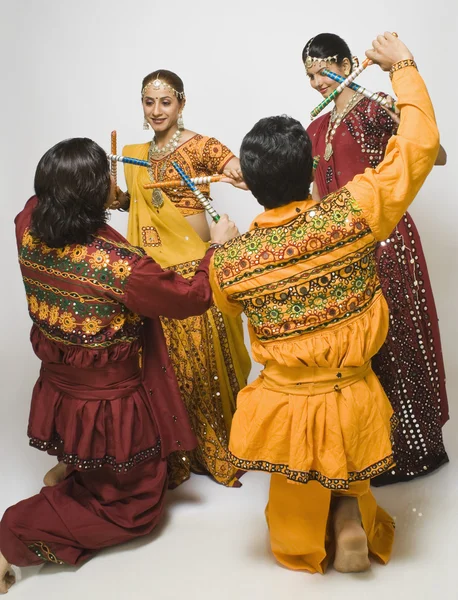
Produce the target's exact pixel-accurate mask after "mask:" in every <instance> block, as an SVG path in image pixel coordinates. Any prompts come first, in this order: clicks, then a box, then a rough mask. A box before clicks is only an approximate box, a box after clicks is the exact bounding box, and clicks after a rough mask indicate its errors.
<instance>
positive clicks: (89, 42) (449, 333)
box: [0, 0, 458, 513]
mask: <svg viewBox="0 0 458 600" xmlns="http://www.w3.org/2000/svg"><path fill="white" fill-rule="evenodd" d="M455 5H456V3H455V2H452V1H451V0H436V2H434V3H430V2H426V1H425V0H416V1H415V0H412V1H398V2H396V4H395V5H393V4H390V5H388V4H386V3H381V2H375V3H374V2H372V3H356V2H351V3H350V2H344V1H343V0H342V1H341V2H336V1H335V0H327V1H326V2H321V3H319V2H318V3H312V2H306V1H305V0H297V1H293V0H283V2H278V0H277V1H275V2H274V1H272V0H264V1H262V0H259V1H252V2H250V1H249V0H244V1H241V0H232V1H230V2H217V1H209V0H195V1H191V0H186V1H185V0H181V1H180V0H175V2H171V1H169V2H164V1H162V2H157V1H153V0H149V1H145V0H134V1H132V2H125V1H123V2H121V1H120V0H111V1H109V0H91V1H89V0H78V1H77V2H70V1H69V0H29V1H26V0H16V1H15V2H11V1H8V0H1V17H0V18H1V22H0V57H1V58H0V61H1V71H0V73H1V81H2V85H1V89H2V91H1V97H0V103H1V107H2V111H1V117H0V118H1V120H2V128H1V129H2V134H1V156H0V175H1V190H2V200H1V203H2V214H3V218H2V219H1V223H0V227H1V234H2V237H1V241H2V256H3V258H2V261H1V262H2V265H3V267H2V276H1V280H2V292H1V318H2V323H1V327H2V341H3V343H2V344H1V347H0V353H1V359H0V368H1V392H2V393H1V402H0V456H1V457H2V469H3V476H5V468H6V467H7V468H6V472H8V473H9V474H10V476H14V474H15V473H16V474H17V475H16V482H15V486H14V488H12V487H11V486H4V485H3V483H2V485H1V494H0V513H2V512H3V509H4V508H6V506H8V505H9V504H10V503H12V502H14V501H17V500H18V499H19V498H20V497H21V496H26V495H29V494H30V493H32V492H33V491H34V490H35V489H36V487H37V481H38V480H39V476H41V473H42V472H44V470H45V468H46V467H47V466H48V465H49V464H52V463H53V461H51V459H49V458H48V457H46V456H45V455H43V454H41V453H39V452H36V451H34V450H31V449H29V448H28V444H27V438H26V422H27V415H28V408H29V400H30V394H31V389H32V385H33V383H34V380H35V378H36V375H37V371H38V362H37V360H36V359H35V357H34V355H33V354H32V351H31V348H30V344H29V340H28V332H29V328H30V322H29V318H28V315H27V311H26V302H25V295H24V290H23V286H22V282H21V279H20V276H19V269H18V265H17V259H16V249H15V242H14V227H13V219H14V216H15V215H16V214H17V213H18V212H19V211H20V210H21V209H22V207H23V205H24V203H25V201H26V200H27V198H28V197H29V196H30V195H31V194H32V192H33V176H34V171H35V167H36V164H37V162H38V160H39V159H40V157H41V156H42V155H43V153H44V152H45V151H46V150H47V149H48V148H49V147H51V146H52V145H54V144H55V143H57V142H58V141H60V140H62V139H64V138H67V137H73V136H87V137H90V138H92V139H94V140H95V141H97V142H98V143H99V144H100V145H102V146H103V147H104V148H105V149H106V150H107V151H109V147H110V132H111V130H113V129H116V130H117V132H118V144H119V150H120V149H121V147H122V145H124V144H127V143H135V142H142V141H146V140H147V139H150V134H149V133H148V132H143V131H142V120H143V117H142V111H141V108H140V88H141V80H142V78H143V76H144V75H145V74H147V73H149V72H150V71H153V70H154V69H157V68H167V69H170V70H172V71H176V72H177V73H178V74H179V75H180V76H181V77H182V78H183V80H184V82H185V89H186V93H187V105H186V109H185V112H184V119H185V124H186V126H187V127H188V128H190V129H193V130H195V131H198V132H200V133H203V134H209V135H213V136H215V137H217V138H219V139H220V140H221V141H223V142H224V143H225V144H227V145H228V146H229V147H230V148H231V149H232V150H233V151H234V152H236V153H238V150H239V147H240V142H241V140H242V137H243V135H244V134H245V133H246V132H247V131H248V130H249V129H250V128H251V126H252V125H253V124H254V123H255V122H256V121H257V120H258V119H259V118H261V117H264V116H268V115H272V114H281V113H287V114H290V115H292V116H294V117H296V118H298V119H300V120H301V121H302V122H303V124H304V125H305V126H307V125H308V123H309V113H310V110H311V109H312V108H313V107H314V106H315V105H316V104H317V103H318V102H319V101H320V96H319V95H318V94H317V93H316V92H314V91H313V90H312V89H311V88H310V87H309V84H308V81H307V79H306V77H305V73H304V68H303V65H302V62H301V52H302V48H303V46H304V45H305V43H306V42H307V40H308V39H309V38H310V37H311V36H313V35H315V34H317V33H320V32H324V31H331V32H335V33H338V34H340V35H341V36H342V37H344V38H345V39H346V41H347V42H348V43H349V45H350V47H351V49H352V51H353V53H354V54H357V55H358V56H359V57H360V58H361V57H362V56H363V53H364V50H365V49H366V48H367V47H369V45H370V43H371V41H372V39H373V37H374V36H375V35H376V34H378V33H381V32H383V31H384V30H389V31H397V32H398V34H399V36H400V37H401V38H402V39H403V40H404V41H405V42H406V43H407V45H408V46H409V47H410V49H411V50H412V52H413V54H414V56H415V59H416V61H417V63H418V66H419V69H420V71H421V73H422V75H423V76H424V78H425V80H426V82H427V84H428V86H429V90H430V93H431V96H432V98H433V102H434V105H435V108H436V114H437V119H438V123H439V128H440V131H441V137H442V144H443V146H444V147H445V148H446V150H447V153H448V165H447V166H446V167H436V168H435V169H434V170H433V172H432V174H431V175H430V177H429V179H428V180H427V182H426V184H425V186H424V188H423V189H422V191H421V193H420V194H419V197H418V198H417V200H416V202H415V204H414V206H413V207H412V209H411V213H412V215H413V216H414V218H415V220H416V223H417V225H418V228H419V230H420V233H421V237H422V241H423V245H424V249H425V253H426V257H427V260H428V265H429V270H430V276H431V280H432V283H433V288H434V293H435V297H436V302H437V308H438V313H439V317H440V321H441V333H442V341H443V349H444V355H445V363H446V368H447V374H448V388H449V397H450V401H451V408H452V419H453V416H454V415H455V411H454V408H455V405H456V401H455V397H456V392H457V391H458V385H457V375H456V373H457V367H458V362H457V356H458V353H457V351H456V347H455V341H456V339H457V334H458V331H457V319H456V302H457V300H456V299H457V297H458V283H457V278H456V275H455V273H456V260H457V256H458V253H457V249H458V235H457V226H456V224H457V211H456V201H457V194H456V175H457V166H458V165H457V131H456V116H455V115H456V109H455V106H456V96H454V93H455V92H456V83H455V77H454V75H453V73H454V71H453V66H454V65H455V64H456V60H455V57H456V38H457V13H456V8H455ZM360 81H361V82H362V84H363V85H366V86H367V87H368V88H369V89H372V90H383V91H386V92H390V90H391V88H390V82H389V78H388V75H387V74H384V73H382V72H381V71H380V70H379V69H378V68H377V67H371V68H370V69H368V70H367V71H366V72H365V73H364V74H363V76H362V77H361V78H360ZM120 170H121V171H122V169H120ZM120 181H121V185H122V184H123V181H122V177H120ZM212 195H213V197H214V198H215V200H216V208H217V209H218V210H219V211H220V212H228V213H229V214H230V215H231V217H232V218H233V219H234V220H235V221H236V222H237V224H238V226H239V228H240V230H241V231H243V230H246V228H247V227H248V225H249V223H250V222H251V220H252V219H253V218H254V217H255V216H256V214H258V213H259V212H260V210H259V207H258V205H257V204H256V202H255V200H254V199H253V198H252V197H251V195H249V194H247V193H244V192H241V191H238V190H235V189H234V188H232V187H231V186H226V185H223V184H219V185H215V186H214V187H213V192H212ZM126 222H127V218H126V216H125V215H121V214H115V215H114V216H113V217H112V221H111V223H112V224H113V225H114V226H115V227H116V228H118V229H119V230H120V231H122V232H124V231H125V227H126ZM6 457H8V460H7V458H6ZM3 481H5V479H3Z"/></svg>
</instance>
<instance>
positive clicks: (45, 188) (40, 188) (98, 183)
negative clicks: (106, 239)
mask: <svg viewBox="0 0 458 600" xmlns="http://www.w3.org/2000/svg"><path fill="white" fill-rule="evenodd" d="M110 185H111V182H110V171H109V168H108V161H107V155H106V153H105V152H104V151H103V150H102V148H101V147H100V146H99V145H98V144H96V143H95V142H93V141H92V140H89V139H88V138H73V139H69V140H64V141H63V142H59V143H58V144H56V145H55V146H53V147H52V148H51V149H50V150H48V151H47V152H46V154H45V155H44V156H43V157H42V159H41V160H40V162H39V163H38V166H37V170H36V172H35V193H36V195H37V197H38V204H37V206H36V207H35V209H34V211H33V214H32V223H31V232H32V234H33V236H34V237H36V238H38V239H39V240H41V241H42V242H44V243H45V244H46V245H48V246H50V247H51V248H61V247H63V246H66V245H67V244H87V243H89V242H90V241H91V239H92V237H93V236H94V235H95V233H96V232H97V231H98V229H100V228H101V227H102V226H103V225H104V224H105V223H106V221H107V211H106V209H105V204H106V202H107V200H108V196H109V192H110Z"/></svg>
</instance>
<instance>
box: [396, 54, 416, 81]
mask: <svg viewBox="0 0 458 600" xmlns="http://www.w3.org/2000/svg"><path fill="white" fill-rule="evenodd" d="M404 67H415V68H416V69H417V70H418V67H417V63H416V62H415V61H414V60H413V59H412V58H406V59H405V60H400V61H399V62H397V63H394V65H393V66H392V67H391V69H390V79H393V75H394V73H395V72H396V71H399V69H403V68H404Z"/></svg>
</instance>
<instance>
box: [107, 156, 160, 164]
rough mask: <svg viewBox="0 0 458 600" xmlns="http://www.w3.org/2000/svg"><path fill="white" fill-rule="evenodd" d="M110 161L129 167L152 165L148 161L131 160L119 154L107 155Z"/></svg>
mask: <svg viewBox="0 0 458 600" xmlns="http://www.w3.org/2000/svg"><path fill="white" fill-rule="evenodd" d="M107 158H108V160H111V161H112V162H122V163H127V164H129V165H137V166H138V167H150V166H151V165H150V164H149V162H148V161H147V160H140V159H139V158H130V157H129V156H120V155H119V154H107Z"/></svg>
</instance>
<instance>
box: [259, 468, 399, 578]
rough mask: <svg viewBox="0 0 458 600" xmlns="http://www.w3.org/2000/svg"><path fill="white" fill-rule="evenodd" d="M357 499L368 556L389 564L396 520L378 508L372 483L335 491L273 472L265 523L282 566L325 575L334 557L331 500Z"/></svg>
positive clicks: (365, 482) (352, 485)
mask: <svg viewBox="0 0 458 600" xmlns="http://www.w3.org/2000/svg"><path fill="white" fill-rule="evenodd" d="M334 495H339V496H341V495H342V496H356V497H357V498H358V504H359V510H360V513H361V520H362V525H363V527H364V530H365V532H366V535H367V540H368V547H369V553H370V555H372V556H373V557H374V558H376V559H378V560H379V561H380V562H382V563H384V564H386V563H387V562H388V560H389V559H390V555H391V549H392V546H393V539H394V523H393V519H392V518H391V517H390V516H389V515H388V514H387V513H386V512H385V511H384V510H383V509H382V508H380V507H379V506H377V502H376V500H375V498H374V496H373V495H372V492H371V490H370V480H369V479H367V480H365V481H359V482H355V483H351V484H350V486H349V489H348V490H339V491H337V492H336V491H331V490H329V489H327V488H325V487H323V486H322V485H321V484H320V483H318V482H317V481H309V482H308V483H306V484H301V483H295V482H291V481H288V479H287V478H286V477H285V476H284V475H278V474H273V475H272V476H271V480H270V492H269V502H268V504H267V507H266V519H267V524H268V526H269V532H270V544H271V548H272V552H273V554H274V556H275V558H276V559H277V560H278V562H279V563H281V564H282V565H284V566H285V567H288V568H289V569H294V570H305V571H309V572H311V573H324V571H325V570H326V567H327V565H328V563H329V561H330V560H332V557H333V553H334V540H333V531H332V527H331V526H330V521H329V516H330V511H331V503H332V497H333V496H334Z"/></svg>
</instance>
